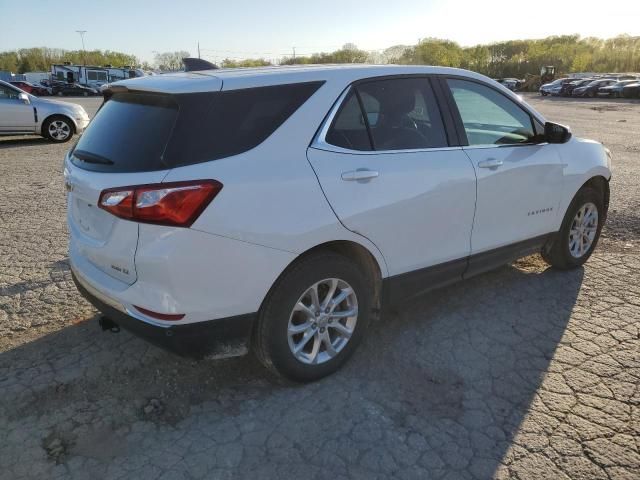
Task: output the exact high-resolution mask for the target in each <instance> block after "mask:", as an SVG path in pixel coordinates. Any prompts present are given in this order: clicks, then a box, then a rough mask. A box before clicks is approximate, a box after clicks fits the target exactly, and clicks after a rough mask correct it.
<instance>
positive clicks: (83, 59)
mask: <svg viewBox="0 0 640 480" xmlns="http://www.w3.org/2000/svg"><path fill="white" fill-rule="evenodd" d="M76 33H79V34H80V40H82V61H83V63H84V66H85V67H86V66H87V53H86V52H85V50H84V34H85V33H87V31H86V30H76Z"/></svg>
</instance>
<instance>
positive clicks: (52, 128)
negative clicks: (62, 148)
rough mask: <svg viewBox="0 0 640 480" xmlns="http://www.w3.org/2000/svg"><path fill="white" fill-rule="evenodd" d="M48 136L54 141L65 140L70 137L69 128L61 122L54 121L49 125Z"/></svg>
mask: <svg viewBox="0 0 640 480" xmlns="http://www.w3.org/2000/svg"><path fill="white" fill-rule="evenodd" d="M49 135H50V136H51V138H53V139H54V140H58V141H62V140H66V139H67V138H68V137H69V135H71V127H69V125H68V124H67V123H66V122H63V121H62V120H54V121H53V122H51V123H50V124H49Z"/></svg>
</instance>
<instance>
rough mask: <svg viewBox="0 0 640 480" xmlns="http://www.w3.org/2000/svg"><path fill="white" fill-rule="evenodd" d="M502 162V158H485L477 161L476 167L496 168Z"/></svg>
mask: <svg viewBox="0 0 640 480" xmlns="http://www.w3.org/2000/svg"><path fill="white" fill-rule="evenodd" d="M502 164H503V162H502V160H498V159H497V158H487V159H486V160H480V161H479V162H478V167H480V168H498V167H501V166H502Z"/></svg>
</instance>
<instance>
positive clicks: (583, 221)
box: [569, 202, 598, 258]
mask: <svg viewBox="0 0 640 480" xmlns="http://www.w3.org/2000/svg"><path fill="white" fill-rule="evenodd" d="M597 231H598V208H597V207H596V206H595V204H593V203H591V202H589V203H585V204H584V205H582V207H580V208H579V209H578V211H577V212H576V215H575V216H574V217H573V220H572V222H571V228H570V229H569V253H571V256H572V257H574V258H580V257H582V256H583V255H585V254H586V253H587V252H588V251H589V249H590V248H591V245H593V241H594V239H595V238H596V233H597Z"/></svg>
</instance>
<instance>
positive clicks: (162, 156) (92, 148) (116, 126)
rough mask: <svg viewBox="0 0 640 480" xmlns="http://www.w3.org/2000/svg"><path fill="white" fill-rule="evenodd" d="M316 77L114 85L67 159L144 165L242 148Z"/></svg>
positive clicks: (128, 167) (121, 168)
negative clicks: (161, 88) (215, 88)
mask: <svg viewBox="0 0 640 480" xmlns="http://www.w3.org/2000/svg"><path fill="white" fill-rule="evenodd" d="M322 83H323V82H308V83H297V84H289V85H277V86H272V87H260V88H250V89H243V90H230V91H227V92H207V93H191V94H180V95H162V94H146V93H145V94H142V93H131V92H127V93H116V94H114V95H113V96H112V97H111V98H110V99H109V100H108V101H106V102H105V103H104V105H103V106H102V108H101V109H100V110H99V111H98V113H97V114H96V117H95V118H94V119H93V120H92V121H91V124H90V125H89V127H88V128H87V130H86V132H85V133H84V134H83V135H82V137H80V140H79V141H78V144H77V145H76V147H75V149H74V151H73V154H72V157H71V160H72V162H73V163H74V164H75V165H77V166H79V167H80V168H83V169H86V170H93V171H100V172H113V173H116V172H118V173H124V172H144V171H153V170H163V169H168V168H174V167H180V166H185V165H193V164H196V163H201V162H206V161H210V160H216V159H219V158H224V157H228V156H231V155H237V154H239V153H243V152H246V151H248V150H250V149H252V148H254V147H256V146H258V145H259V144H260V143H262V142H263V141H264V140H266V139H267V138H268V137H269V136H270V135H271V134H272V133H273V132H274V131H275V130H276V129H277V128H278V127H279V126H280V125H282V124H283V123H284V122H285V121H286V120H287V119H288V118H289V117H290V116H291V115H292V114H293V113H294V112H295V111H296V110H297V109H298V108H299V107H300V106H301V105H302V104H303V103H304V102H305V101H306V100H307V99H308V98H309V97H310V96H311V95H312V94H313V93H314V92H315V91H316V90H317V89H318V88H319V87H320V86H321V85H322Z"/></svg>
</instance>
